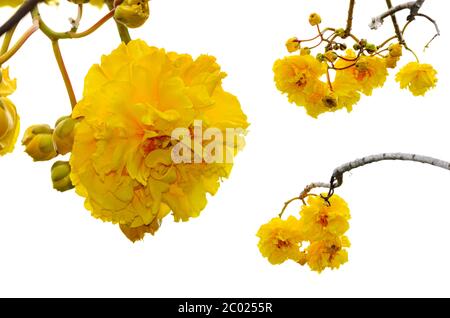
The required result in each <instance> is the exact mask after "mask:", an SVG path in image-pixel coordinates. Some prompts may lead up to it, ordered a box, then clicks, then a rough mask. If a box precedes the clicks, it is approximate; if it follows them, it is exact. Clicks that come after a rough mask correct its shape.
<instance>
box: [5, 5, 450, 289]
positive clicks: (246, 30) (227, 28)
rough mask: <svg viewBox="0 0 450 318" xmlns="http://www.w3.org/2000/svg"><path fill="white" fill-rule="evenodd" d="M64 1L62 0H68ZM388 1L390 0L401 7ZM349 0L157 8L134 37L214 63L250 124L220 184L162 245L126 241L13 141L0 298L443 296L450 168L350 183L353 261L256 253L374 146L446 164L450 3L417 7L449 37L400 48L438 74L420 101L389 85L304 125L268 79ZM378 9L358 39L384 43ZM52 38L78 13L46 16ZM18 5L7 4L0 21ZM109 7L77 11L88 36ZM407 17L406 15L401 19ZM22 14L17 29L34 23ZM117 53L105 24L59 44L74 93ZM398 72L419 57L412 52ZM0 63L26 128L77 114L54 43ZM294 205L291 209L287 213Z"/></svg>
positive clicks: (413, 167)
mask: <svg viewBox="0 0 450 318" xmlns="http://www.w3.org/2000/svg"><path fill="white" fill-rule="evenodd" d="M62 2H64V0H62ZM394 2H395V4H397V3H399V1H394ZM347 3H348V1H345V0H334V1H331V0H330V1H328V0H321V1H308V0H303V1H302V0H277V1H274V0H272V1H269V0H245V1H242V0H223V1H219V0H189V1H187V0H152V1H151V19H150V20H149V21H148V23H147V24H146V25H145V26H144V27H143V28H141V29H139V30H135V31H132V33H131V34H132V37H133V38H138V37H139V38H142V39H144V40H146V41H147V42H148V43H149V44H151V45H155V46H159V47H165V48H166V49H168V50H174V51H178V52H180V53H182V52H188V53H191V54H192V55H194V56H197V55H198V54H201V53H208V54H211V55H214V56H216V57H217V58H218V61H219V63H220V64H221V65H222V67H223V70H225V71H226V72H227V73H228V74H229V76H228V77H227V78H226V79H225V81H224V85H225V87H226V89H227V90H229V91H231V92H232V93H234V94H235V95H237V96H238V97H239V98H240V101H241V103H242V107H243V109H244V111H245V112H246V113H247V115H248V117H249V121H250V122H251V127H250V129H249V134H248V137H247V146H246V148H245V150H244V151H243V152H242V153H241V154H240V155H239V156H238V158H237V160H236V164H235V167H234V170H233V173H232V175H231V178H230V179H229V180H226V181H225V182H224V183H223V185H222V187H221V189H220V191H219V192H218V194H217V195H216V196H215V197H213V198H210V199H209V204H208V206H207V208H206V209H205V210H204V211H203V213H202V215H201V216H200V217H199V218H197V219H194V220H191V221H190V222H188V223H174V222H173V221H172V220H171V219H170V218H167V220H165V222H164V224H163V226H162V228H161V229H160V231H159V232H158V233H157V234H156V237H151V236H148V237H146V239H145V240H144V241H143V242H138V243H136V244H132V243H130V242H129V241H128V240H127V239H126V238H125V237H124V236H123V235H122V233H121V231H120V230H119V228H118V227H116V226H113V225H111V224H110V223H102V222H101V221H99V220H96V219H94V218H92V217H91V216H90V214H89V213H88V212H87V211H86V210H85V209H84V207H83V200H82V198H80V197H78V196H77V195H76V194H75V193H74V192H66V193H63V194H60V193H58V192H56V191H54V190H52V187H51V181H50V172H49V170H50V166H51V163H50V162H45V163H33V162H32V161H31V159H30V158H29V157H28V156H27V155H26V154H24V153H23V148H22V147H21V146H20V145H18V146H17V148H16V150H15V152H14V153H13V154H10V155H8V156H5V157H1V158H0V296H144V297H175V296H176V297H314V296H342V297H346V296H450V289H449V287H448V286H449V285H450V271H449V269H448V266H449V263H450V251H449V249H448V246H449V245H450V232H449V225H450V199H449V191H450V171H444V170H440V169H439V168H435V167H429V166H424V165H421V164H417V163H399V162H385V163H379V164H374V165H373V166H368V167H365V168H361V169H359V170H355V171H354V172H353V173H352V175H346V178H345V183H344V185H343V186H342V188H340V189H339V190H338V191H337V193H338V194H339V195H341V196H342V197H344V198H345V199H346V200H347V202H348V203H349V205H350V208H351V212H352V217H353V218H352V220H351V229H350V231H349V232H348V235H349V237H350V240H351V242H352V244H353V245H352V247H351V248H350V250H349V262H348V263H347V264H345V265H344V266H343V267H341V269H340V270H338V271H326V272H324V273H322V274H321V275H318V274H317V273H314V272H311V271H310V270H309V269H308V268H307V267H300V266H299V265H297V264H295V263H293V262H292V263H290V262H288V263H285V264H283V265H280V266H272V265H270V264H269V263H268V262H267V260H265V259H263V258H262V257H261V255H260V253H259V251H258V249H257V246H256V245H257V238H256V236H255V233H256V231H257V230H258V228H259V226H260V225H261V224H262V223H265V222H266V221H268V220H269V219H270V218H272V217H273V216H275V215H276V214H277V213H278V212H279V210H280V208H281V206H282V203H283V202H284V201H285V200H286V199H289V198H291V197H294V196H295V195H297V194H298V193H299V191H301V190H302V188H303V187H304V186H305V185H306V184H307V183H309V182H311V181H327V180H328V178H329V177H330V174H331V172H332V170H333V168H334V167H335V166H337V165H339V164H341V163H344V162H346V161H348V160H352V159H355V158H357V157H361V156H364V155H368V154H374V153H379V152H397V151H400V152H413V153H418V154H423V155H429V156H435V157H438V158H441V159H444V160H445V159H449V160H450V143H449V136H450V125H449V119H450V108H449V107H450V102H449V99H450V95H449V92H448V87H449V85H450V75H449V72H448V70H449V59H450V56H449V49H448V43H449V41H450V22H449V19H448V9H449V3H448V1H442V0H441V1H426V3H425V5H424V7H423V12H424V13H427V14H429V15H430V16H432V17H433V18H435V19H436V20H438V22H439V25H440V27H441V30H442V36H441V37H440V38H438V39H436V41H435V42H434V43H433V44H432V46H431V48H430V49H429V50H428V51H426V53H423V52H422V47H423V45H424V44H425V43H426V42H427V41H428V40H429V39H430V38H431V37H432V36H433V34H434V29H433V26H432V25H431V24H429V23H427V22H426V21H425V20H422V19H421V20H419V21H417V22H416V23H415V24H414V25H413V26H412V27H411V29H410V30H409V31H408V33H407V37H406V38H407V40H408V42H409V44H410V46H411V47H413V48H415V49H416V50H417V51H418V53H419V54H420V57H421V59H422V61H423V62H431V63H432V64H433V65H434V67H435V68H436V69H437V70H438V71H439V83H438V87H437V88H436V89H435V90H433V91H432V92H431V93H429V94H428V95H427V96H426V97H425V98H422V97H420V98H415V97H413V96H412V95H411V94H410V93H409V92H408V91H400V90H399V88H398V85H397V83H395V81H394V79H393V75H394V74H395V73H394V72H391V73H392V74H391V77H390V78H389V79H388V81H387V82H386V86H385V87H384V88H383V89H379V90H375V91H374V94H373V96H371V97H363V98H362V100H361V101H360V103H359V104H358V105H357V106H356V107H355V110H354V111H353V112H352V113H350V114H347V113H346V112H345V111H341V112H338V113H334V114H327V115H324V116H321V117H320V118H319V120H314V119H312V118H310V117H308V116H307V115H306V114H305V112H304V110H303V109H302V108H298V107H296V106H294V105H291V104H289V103H288V102H287V98H286V97H285V96H282V95H281V94H280V93H279V92H278V91H277V90H276V89H275V86H274V83H273V73H272V65H273V62H274V61H275V60H276V59H277V58H281V57H283V56H284V55H286V52H285V48H284V42H285V40H286V39H287V38H289V37H291V36H298V37H299V38H308V37H310V36H313V35H314V34H315V33H314V29H313V28H311V27H310V26H309V24H308V23H307V16H308V14H309V13H311V12H315V11H317V12H318V13H320V14H321V15H322V19H323V21H324V26H334V27H343V26H344V24H345V20H346V11H347ZM384 9H385V1H383V0H377V1H357V7H356V12H355V33H356V34H358V35H359V36H360V37H368V38H369V40H371V41H373V42H376V43H379V42H381V40H383V39H384V38H387V37H388V36H390V35H391V34H392V32H393V30H392V26H391V24H390V23H389V22H390V21H389V20H387V21H386V23H385V25H384V26H383V27H382V28H381V29H380V30H379V31H371V30H369V29H368V27H367V25H368V23H369V22H370V18H371V17H372V16H374V15H377V14H378V13H380V12H382V11H384ZM41 11H42V12H41V13H42V14H43V16H44V18H46V20H48V21H50V22H49V24H51V25H52V26H54V27H55V28H58V29H60V30H65V29H66V28H67V27H68V22H67V18H68V17H69V16H74V15H75V13H76V8H75V6H72V5H70V6H69V5H67V4H65V3H64V5H62V6H61V7H60V8H59V9H45V8H43V9H42V10H41ZM11 12H12V10H11V9H5V8H2V9H1V15H0V17H1V21H4V20H5V17H6V16H8V15H10V14H11ZM105 13H106V8H104V9H103V10H102V11H99V10H97V9H95V8H86V10H85V19H84V20H83V23H82V26H81V29H85V28H86V27H88V26H89V25H91V24H92V23H94V22H95V21H96V20H97V19H98V18H100V16H102V15H104V14H105ZM405 16H406V13H405V14H402V15H400V16H399V18H400V21H401V22H402V23H403V22H404V19H405ZM30 23H31V22H30V19H28V18H27V20H25V22H23V25H22V26H21V27H20V28H19V31H18V33H17V34H20V31H23V30H24V29H25V27H27V26H28V25H29V24H30ZM117 44H118V36H117V34H116V30H115V26H114V25H113V23H112V22H110V23H108V24H106V25H105V26H103V27H102V28H101V29H100V30H98V31H97V32H96V33H95V34H94V35H92V36H90V37H88V38H86V39H81V40H64V41H62V43H61V48H62V51H63V55H64V57H65V60H66V63H67V67H68V70H69V72H70V76H71V78H72V81H73V84H74V88H75V91H76V94H77V96H78V97H80V95H81V90H82V85H83V78H84V76H85V74H86V72H87V70H88V69H89V67H90V66H91V65H92V64H93V63H96V62H98V61H99V59H100V56H101V54H104V53H109V52H110V51H111V50H112V49H113V48H115V47H116V46H117ZM405 57H406V59H404V60H403V61H402V65H403V64H406V62H407V61H410V60H412V56H411V55H409V54H405ZM7 65H9V66H10V71H11V74H12V76H14V77H17V79H18V89H17V91H16V93H14V95H12V96H11V98H12V99H13V100H14V102H15V103H16V105H17V107H18V110H19V112H20V114H21V117H22V132H23V130H24V129H25V128H26V127H27V126H29V125H31V124H35V123H49V124H53V122H54V121H55V120H56V119H57V118H58V117H60V116H61V115H64V114H67V113H68V112H69V111H70V105H69V102H68V98H67V95H66V92H65V89H64V85H63V82H62V81H61V78H60V74H59V72H58V69H57V66H56V63H55V61H54V59H53V55H52V51H51V45H50V42H49V41H48V39H47V38H45V37H44V36H43V35H42V34H40V33H36V34H35V35H34V36H33V37H32V38H31V40H30V41H29V42H27V43H26V44H25V46H24V47H23V49H22V50H21V51H20V52H19V54H17V55H16V56H14V57H13V58H12V59H11V60H10V61H9V62H8V63H7ZM297 208H298V206H297V207H295V208H292V209H290V210H289V212H290V213H293V214H296V212H297Z"/></svg>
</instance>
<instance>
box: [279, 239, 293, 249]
mask: <svg viewBox="0 0 450 318" xmlns="http://www.w3.org/2000/svg"><path fill="white" fill-rule="evenodd" d="M289 246H291V242H289V241H283V240H278V242H277V247H278V248H280V249H281V248H286V247H289Z"/></svg>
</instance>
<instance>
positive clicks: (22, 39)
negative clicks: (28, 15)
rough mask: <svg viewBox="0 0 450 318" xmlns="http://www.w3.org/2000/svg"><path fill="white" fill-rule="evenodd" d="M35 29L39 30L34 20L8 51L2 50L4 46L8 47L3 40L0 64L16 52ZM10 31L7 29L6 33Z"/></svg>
mask: <svg viewBox="0 0 450 318" xmlns="http://www.w3.org/2000/svg"><path fill="white" fill-rule="evenodd" d="M11 30H12V29H11ZM11 30H10V31H11ZM37 30H39V25H38V21H37V20H35V21H34V23H33V26H31V27H30V28H29V29H28V30H27V31H25V33H24V34H23V35H22V36H21V37H20V38H19V40H17V42H16V43H15V44H14V45H13V46H12V47H11V49H10V50H9V51H6V52H3V49H4V48H6V49H8V47H9V44H8V45H5V42H3V47H2V54H1V55H0V65H2V64H3V63H5V62H6V61H8V60H9V59H10V58H11V57H12V56H13V55H14V54H16V52H17V51H18V50H19V49H20V48H21V47H22V45H23V44H24V43H25V42H26V41H27V40H28V39H29V38H30V36H31V35H32V34H33V33H34V32H36V31H37ZM10 31H8V33H9V32H10ZM8 33H7V34H6V36H7V35H8ZM9 41H11V40H9Z"/></svg>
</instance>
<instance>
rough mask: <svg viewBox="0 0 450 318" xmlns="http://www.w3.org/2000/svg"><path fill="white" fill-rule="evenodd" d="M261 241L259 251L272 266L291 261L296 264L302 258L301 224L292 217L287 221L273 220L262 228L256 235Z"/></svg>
mask: <svg viewBox="0 0 450 318" xmlns="http://www.w3.org/2000/svg"><path fill="white" fill-rule="evenodd" d="M256 235H257V236H258V237H259V238H260V240H259V243H258V247H259V250H260V252H261V254H262V255H263V256H264V257H267V259H268V260H269V262H270V263H271V264H274V265H276V264H281V263H283V262H284V261H286V260H288V259H291V260H294V261H296V262H298V261H300V260H301V258H302V253H301V252H300V243H301V241H302V240H303V235H302V231H301V223H300V221H299V220H298V219H296V218H295V217H293V216H290V217H289V218H288V219H287V220H282V219H281V218H278V217H277V218H273V219H272V220H270V222H269V223H267V224H264V225H262V226H261V227H260V229H259V231H258V233H257V234H256Z"/></svg>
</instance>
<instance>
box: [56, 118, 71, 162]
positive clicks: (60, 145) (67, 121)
mask: <svg viewBox="0 0 450 318" xmlns="http://www.w3.org/2000/svg"><path fill="white" fill-rule="evenodd" d="M76 124H77V121H76V120H75V119H73V118H71V117H69V116H65V117H61V118H60V119H58V121H57V122H56V125H55V131H54V132H53V144H54V146H55V149H56V152H58V153H59V154H60V155H65V154H66V153H68V152H70V151H72V146H73V138H74V135H75V126H76Z"/></svg>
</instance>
